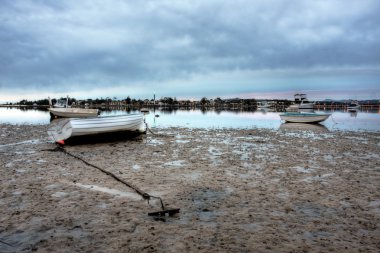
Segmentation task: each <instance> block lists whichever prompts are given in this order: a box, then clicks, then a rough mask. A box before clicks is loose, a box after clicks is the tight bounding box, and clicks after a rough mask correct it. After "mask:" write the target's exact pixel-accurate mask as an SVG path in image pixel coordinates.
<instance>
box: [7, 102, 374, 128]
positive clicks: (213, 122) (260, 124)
mask: <svg viewBox="0 0 380 253" xmlns="http://www.w3.org/2000/svg"><path fill="white" fill-rule="evenodd" d="M139 112H140V111H139V110H137V109H135V110H128V109H124V110H102V111H101V114H100V116H108V115H109V116H110V115H120V114H128V113H139ZM316 112H323V113H331V114H332V115H331V117H330V118H329V119H327V120H326V121H324V122H323V125H324V126H326V127H327V128H328V129H329V130H352V131H358V130H371V131H380V114H379V111H378V110H377V109H376V110H370V111H368V112H367V111H363V110H358V111H356V112H353V113H352V112H348V111H343V110H316ZM279 114H280V112H273V111H272V110H265V109H264V110H259V111H242V110H228V111H227V110H203V111H202V110H195V109H189V110H178V109H175V110H174V109H172V110H169V109H162V108H159V109H158V108H155V109H154V108H150V109H149V113H148V114H146V115H145V118H146V122H147V123H148V125H149V126H150V127H161V128H166V127H189V128H265V129H273V130H277V129H279V128H280V126H281V119H280V116H279ZM0 123H7V124H49V123H50V115H49V112H48V111H41V110H33V109H29V110H19V109H16V108H4V107H0ZM287 127H292V126H288V125H286V126H282V127H281V128H287Z"/></svg>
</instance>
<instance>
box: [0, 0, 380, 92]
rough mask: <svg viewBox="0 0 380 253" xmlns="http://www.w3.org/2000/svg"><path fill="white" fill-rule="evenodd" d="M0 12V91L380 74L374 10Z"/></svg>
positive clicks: (126, 7)
mask: <svg viewBox="0 0 380 253" xmlns="http://www.w3.org/2000/svg"><path fill="white" fill-rule="evenodd" d="M1 5H2V7H1V9H0V21H1V24H0V45H1V48H2V50H1V52H0V63H1V65H2V67H1V69H0V75H1V76H0V88H2V89H5V88H6V89H9V88H11V87H15V86H19V87H35V88H38V87H51V89H54V90H59V91H64V90H65V89H87V88H89V87H96V86H98V87H101V86H104V85H129V84H134V83H142V82H144V83H147V82H150V81H152V82H153V81H162V82H164V81H167V80H172V79H181V78H183V79H187V78H190V77H191V76H192V75H196V74H200V75H205V74H207V73H213V72H223V71H231V70H252V71H257V70H265V69H274V70H278V69H288V68H299V69H308V68H314V67H331V68H333V69H334V68H339V67H341V66H343V67H347V66H353V67H363V66H364V67H365V66H369V67H374V66H375V67H377V68H379V66H380V41H379V40H380V28H379V25H378V24H379V23H380V20H379V19H380V17H379V15H378V13H380V4H379V3H378V1H370V0H368V1H350V2H347V1H240V0H239V1H233V2H231V1H189V2H187V1H178V2H176V1H116V0H115V1H42V0H39V1H10V0H9V1H7V0H6V1H2V3H1ZM246 89H247V88H246V87H244V88H242V90H246Z"/></svg>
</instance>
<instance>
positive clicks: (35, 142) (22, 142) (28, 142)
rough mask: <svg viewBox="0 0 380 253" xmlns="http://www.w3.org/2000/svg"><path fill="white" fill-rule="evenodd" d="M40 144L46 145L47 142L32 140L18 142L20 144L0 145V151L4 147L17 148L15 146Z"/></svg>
mask: <svg viewBox="0 0 380 253" xmlns="http://www.w3.org/2000/svg"><path fill="white" fill-rule="evenodd" d="M41 143H47V142H46V141H42V140H40V139H34V140H28V141H20V142H15V143H9V144H3V145H0V149H1V148H6V147H11V146H17V145H21V144H41Z"/></svg>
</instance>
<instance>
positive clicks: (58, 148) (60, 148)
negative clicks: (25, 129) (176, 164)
mask: <svg viewBox="0 0 380 253" xmlns="http://www.w3.org/2000/svg"><path fill="white" fill-rule="evenodd" d="M45 151H61V152H63V153H64V154H66V155H69V156H71V157H73V158H75V159H78V160H80V161H82V162H83V163H84V164H86V165H88V166H90V167H93V168H95V169H98V170H100V171H101V172H103V173H104V174H106V175H108V176H111V177H112V178H114V179H115V180H117V181H119V182H120V183H122V184H124V185H126V186H128V187H129V188H131V189H133V190H135V192H136V193H138V194H139V195H140V196H141V197H142V198H143V199H145V200H147V201H148V204H149V200H151V199H158V200H159V201H160V204H161V208H162V211H158V212H151V213H148V215H150V216H166V214H168V215H169V216H171V215H173V214H175V213H178V212H179V210H180V209H179V208H176V209H169V210H168V209H166V208H165V205H164V202H163V201H162V198H161V197H157V196H153V195H151V194H149V193H147V192H144V191H142V190H141V189H139V188H138V187H137V186H135V185H133V184H131V183H129V182H126V181H125V180H123V179H121V178H119V177H118V176H116V175H115V174H114V173H112V172H110V171H107V170H105V169H103V168H100V167H99V166H96V165H94V164H91V163H89V162H87V161H86V160H84V159H83V158H81V157H79V156H77V155H74V154H72V153H70V152H69V151H67V150H66V149H65V148H64V147H63V146H62V145H59V144H57V146H56V148H54V149H50V150H45Z"/></svg>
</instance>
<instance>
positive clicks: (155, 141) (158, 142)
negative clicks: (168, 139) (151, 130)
mask: <svg viewBox="0 0 380 253" xmlns="http://www.w3.org/2000/svg"><path fill="white" fill-rule="evenodd" d="M148 144H153V145H164V144H165V142H164V141H160V140H156V139H150V140H148Z"/></svg>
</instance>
